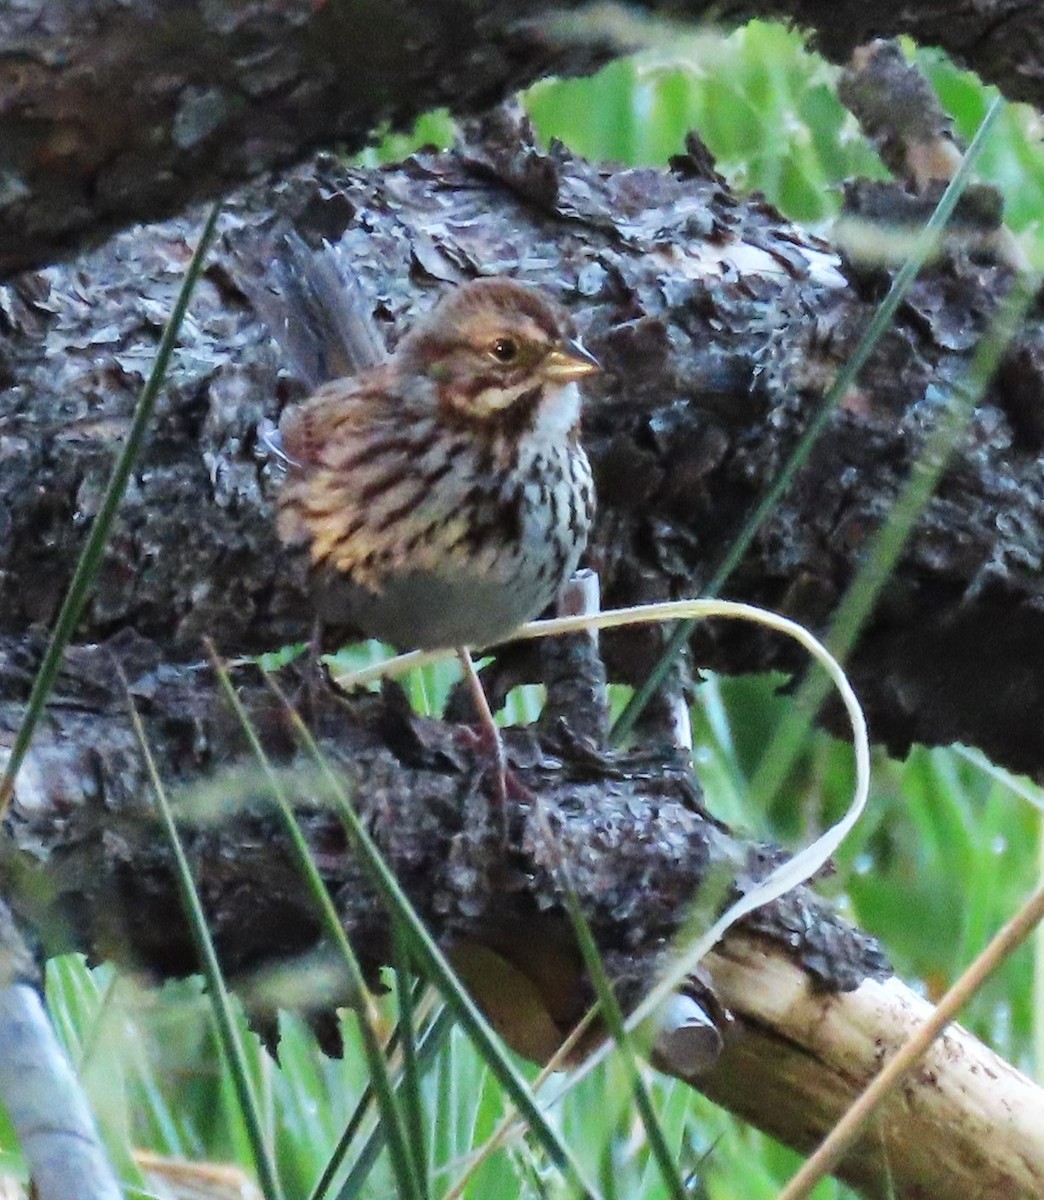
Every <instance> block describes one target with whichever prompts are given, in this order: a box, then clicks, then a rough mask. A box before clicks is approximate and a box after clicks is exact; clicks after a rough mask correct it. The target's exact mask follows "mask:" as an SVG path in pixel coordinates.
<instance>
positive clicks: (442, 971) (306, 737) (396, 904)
mask: <svg viewBox="0 0 1044 1200" xmlns="http://www.w3.org/2000/svg"><path fill="white" fill-rule="evenodd" d="M268 683H269V686H270V687H271V688H272V690H273V691H274V692H275V694H276V695H277V696H278V698H279V699H280V701H281V702H282V703H283V705H284V706H285V708H286V711H287V714H288V716H289V718H290V720H291V722H292V723H293V726H294V729H295V731H296V733H297V736H298V738H299V739H300V741H301V743H302V745H303V746H304V748H305V749H306V751H307V752H308V754H309V755H310V756H311V758H312V759H313V761H314V762H315V764H316V766H317V767H318V768H319V771H320V772H321V774H322V776H323V778H324V780H325V781H326V784H327V787H328V788H329V794H330V798H331V800H332V801H333V804H334V806H335V808H336V809H337V811H338V813H339V814H340V815H341V818H342V819H343V821H344V824H345V829H346V831H347V833H348V834H349V837H350V838H351V840H352V844H353V846H354V848H355V851H356V854H357V855H358V857H359V861H360V862H361V863H362V865H363V866H364V867H365V869H366V870H367V872H368V873H369V875H370V878H371V881H372V882H373V885H374V886H375V887H376V888H377V890H378V891H379V892H380V894H381V896H382V898H383V899H384V901H385V903H386V904H387V906H388V909H389V911H390V912H391V914H392V916H393V919H395V920H397V921H398V922H399V923H400V925H401V927H402V931H403V936H404V937H405V938H406V940H407V944H408V947H409V953H410V955H411V957H412V959H413V960H414V961H415V962H416V963H417V964H418V965H419V966H420V968H421V969H422V970H423V971H424V973H425V975H426V976H427V977H428V979H429V981H430V982H431V983H433V984H434V985H435V986H436V987H437V988H438V989H439V991H440V992H441V993H442V996H443V998H444V1000H445V1001H446V1003H447V1005H449V1007H450V1008H451V1009H452V1010H453V1013H454V1016H455V1017H456V1019H457V1020H458V1021H459V1022H460V1024H461V1025H462V1026H463V1028H464V1030H465V1031H466V1033H467V1034H468V1036H469V1037H470V1038H471V1040H472V1042H474V1043H475V1046H476V1048H477V1049H478V1051H479V1053H480V1054H481V1056H482V1057H483V1059H484V1060H485V1061H486V1064H487V1065H488V1066H489V1068H490V1070H491V1071H492V1072H493V1073H494V1075H496V1077H497V1078H498V1079H499V1080H500V1083H501V1086H502V1087H503V1088H504V1089H505V1091H506V1092H507V1093H508V1095H509V1096H510V1097H511V1098H512V1100H513V1101H514V1103H515V1104H516V1105H517V1107H518V1108H519V1110H520V1111H521V1113H522V1115H523V1116H524V1117H525V1119H526V1121H527V1122H528V1123H529V1127H530V1129H531V1130H532V1133H533V1136H534V1137H535V1138H536V1140H537V1141H538V1142H539V1143H540V1144H541V1146H543V1148H544V1150H545V1152H546V1153H547V1155H548V1157H549V1158H550V1159H551V1161H552V1162H553V1163H554V1164H555V1166H556V1167H557V1168H558V1169H559V1170H560V1171H562V1172H563V1173H564V1174H565V1175H566V1177H567V1179H568V1180H569V1181H570V1182H571V1183H572V1184H574V1185H575V1186H576V1187H577V1188H578V1189H579V1190H580V1192H581V1194H582V1195H584V1196H586V1197H589V1198H590V1200H599V1197H598V1191H597V1189H596V1188H595V1187H594V1186H593V1185H592V1184H591V1183H589V1182H588V1181H587V1179H586V1178H585V1176H584V1172H583V1169H582V1168H581V1166H580V1164H579V1162H578V1161H577V1159H576V1157H575V1155H574V1154H573V1152H572V1151H571V1150H570V1149H569V1147H568V1146H567V1145H566V1144H565V1142H563V1141H562V1139H561V1138H560V1137H559V1136H558V1134H557V1133H556V1132H555V1130H554V1129H553V1128H552V1127H551V1125H550V1124H549V1123H548V1121H547V1118H546V1117H545V1116H544V1114H543V1113H542V1112H541V1110H540V1108H539V1106H538V1105H537V1104H536V1102H535V1100H534V1098H533V1096H532V1095H531V1094H530V1092H529V1088H528V1087H527V1085H526V1081H525V1080H524V1079H523V1078H522V1076H521V1075H520V1074H519V1073H518V1071H517V1070H516V1069H515V1066H514V1065H513V1063H512V1062H511V1060H510V1059H509V1058H508V1057H507V1055H506V1054H505V1053H504V1051H503V1049H502V1048H501V1046H500V1045H499V1043H498V1041H497V1038H496V1034H494V1032H493V1031H492V1029H491V1028H490V1027H489V1024H488V1023H487V1021H486V1019H485V1017H483V1016H482V1014H481V1013H480V1012H479V1010H478V1008H476V1006H475V1003H474V1001H473V1000H472V999H471V997H470V996H468V994H467V992H466V991H465V990H464V988H463V987H462V985H461V983H460V981H459V980H458V979H457V977H456V975H455V974H454V972H453V968H452V967H451V966H450V964H449V962H448V961H447V959H446V957H445V955H444V954H443V953H442V951H441V950H440V949H439V947H438V946H437V945H436V944H435V942H434V940H433V939H432V937H431V935H430V934H429V933H428V931H427V929H426V928H425V927H424V923H423V921H422V920H421V919H420V917H419V916H418V915H417V912H416V910H415V909H414V907H413V905H412V904H411V903H410V901H409V899H408V898H407V896H406V894H405V893H404V892H403V890H402V888H401V887H400V886H399V883H398V880H397V879H396V878H395V876H394V875H393V874H392V872H391V871H390V870H389V868H388V866H387V864H386V863H385V861H384V859H383V857H382V856H381V853H380V851H379V850H378V849H377V847H376V845H375V844H374V842H373V840H372V838H371V837H370V835H369V834H368V833H367V832H366V829H365V828H364V827H363V824H362V822H361V821H360V819H359V816H358V814H357V813H356V812H355V809H354V808H353V807H352V803H351V800H350V799H349V797H348V795H347V792H346V791H345V789H344V786H343V785H342V783H341V781H340V780H339V779H338V778H337V776H336V774H335V773H334V771H333V770H332V769H331V767H330V765H329V764H328V763H327V761H326V759H325V757H324V755H323V753H322V751H321V750H320V749H319V747H318V745H317V744H316V742H315V739H314V738H313V737H312V734H311V732H310V730H309V729H308V727H307V726H306V725H305V723H304V722H303V721H302V720H301V717H300V714H299V713H298V712H297V711H296V710H295V709H294V707H293V705H291V704H290V703H289V701H288V700H287V699H286V697H285V696H284V694H283V692H282V690H281V689H280V688H279V685H278V684H277V683H276V682H275V680H273V679H271V678H269V680H268Z"/></svg>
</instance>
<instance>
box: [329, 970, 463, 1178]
mask: <svg viewBox="0 0 1044 1200" xmlns="http://www.w3.org/2000/svg"><path fill="white" fill-rule="evenodd" d="M426 987H427V984H425V983H424V981H423V980H418V981H417V988H416V993H415V995H414V996H413V1004H414V1008H416V1005H417V1003H418V1002H419V1000H420V997H421V995H422V993H423V991H424V989H425V988H426ZM443 1013H445V1009H440V1012H439V1014H438V1015H437V1016H436V1018H435V1020H434V1021H432V1023H431V1025H429V1027H428V1029H427V1031H426V1032H425V1033H424V1035H423V1037H422V1038H421V1039H420V1041H421V1050H420V1051H419V1052H418V1062H419V1063H420V1064H421V1066H422V1067H423V1066H424V1065H425V1064H426V1060H425V1057H424V1054H425V1047H427V1054H428V1056H429V1058H430V1057H431V1056H432V1055H433V1054H434V1052H435V1050H436V1049H437V1048H438V1047H437V1045H435V1046H431V1045H429V1042H428V1038H429V1035H430V1034H431V1032H432V1029H433V1027H434V1026H435V1025H436V1024H438V1021H439V1017H440V1016H441V1015H442V1014H443ZM400 1040H401V1037H400V1030H399V1027H398V1026H396V1028H395V1029H393V1030H392V1035H391V1037H390V1038H389V1039H388V1044H387V1046H385V1049H384V1054H385V1057H386V1058H390V1057H391V1056H392V1055H393V1054H394V1053H395V1051H396V1049H397V1048H398V1046H399V1042H400ZM374 1099H375V1096H374V1090H373V1085H372V1084H367V1086H366V1087H365V1088H364V1089H363V1093H362V1095H361V1096H360V1097H359V1101H358V1103H357V1104H356V1106H355V1109H354V1111H353V1112H352V1115H351V1117H350V1118H349V1119H348V1124H347V1125H346V1126H345V1127H344V1129H343V1130H342V1132H341V1136H340V1137H339V1138H338V1139H337V1145H336V1146H335V1147H334V1151H333V1153H332V1154H331V1155H330V1157H329V1158H328V1159H327V1162H326V1165H325V1166H324V1167H323V1171H322V1174H321V1175H320V1176H319V1179H318V1180H317V1181H316V1183H315V1185H314V1186H313V1188H312V1190H311V1193H310V1200H323V1197H324V1196H325V1195H326V1194H327V1192H328V1191H329V1190H330V1188H331V1187H332V1186H333V1181H334V1179H336V1177H337V1176H338V1174H339V1173H340V1171H341V1168H342V1167H343V1166H344V1161H345V1159H346V1158H347V1157H348V1151H349V1150H350V1149H351V1146H352V1142H353V1141H355V1138H356V1137H357V1136H358V1133H359V1130H360V1129H361V1128H362V1125H363V1122H364V1121H365V1120H366V1116H367V1114H368V1113H369V1111H370V1108H371V1106H372V1105H373V1102H374ZM379 1128H380V1127H379V1126H378V1129H379ZM383 1147H384V1141H383V1138H382V1139H381V1141H380V1143H379V1145H378V1146H377V1151H376V1152H375V1153H374V1154H373V1157H372V1160H371V1164H370V1165H371V1166H372V1162H373V1161H376V1158H377V1153H379V1151H380V1150H381V1149H383ZM363 1153H365V1150H364V1152H363ZM361 1157H362V1154H360V1158H361Z"/></svg>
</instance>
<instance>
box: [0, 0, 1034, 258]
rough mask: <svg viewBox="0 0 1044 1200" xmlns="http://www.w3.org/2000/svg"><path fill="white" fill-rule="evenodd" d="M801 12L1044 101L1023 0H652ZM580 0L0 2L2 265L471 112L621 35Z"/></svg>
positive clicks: (839, 41) (832, 44)
mask: <svg viewBox="0 0 1044 1200" xmlns="http://www.w3.org/2000/svg"><path fill="white" fill-rule="evenodd" d="M643 7H644V8H645V9H646V11H647V12H649V13H650V14H651V15H653V16H656V15H659V14H660V13H661V12H664V13H667V14H669V15H670V16H671V17H672V18H675V19H677V18H679V17H680V18H683V19H687V20H691V21H693V22H695V21H699V20H703V19H706V18H707V17H708V16H710V18H711V19H714V20H719V21H720V20H724V21H727V22H729V23H733V22H735V23H740V22H742V21H745V20H747V19H749V18H750V17H757V16H760V17H767V18H770V19H777V20H789V21H792V22H794V23H795V24H796V25H798V26H799V27H801V28H803V29H807V30H808V31H809V33H810V35H811V38H812V41H813V43H814V44H815V45H817V46H818V47H819V48H820V49H822V50H823V51H825V52H826V53H827V54H828V56H830V57H831V58H833V59H834V60H835V61H843V60H844V59H845V58H847V56H848V55H849V54H850V53H851V51H852V50H853V48H854V47H855V46H857V45H859V44H861V43H862V42H864V41H866V40H868V39H869V38H872V37H888V36H894V35H898V34H907V35H909V36H910V37H912V38H914V39H915V40H916V41H918V42H920V43H921V44H922V45H938V46H941V47H942V48H943V49H944V50H946V51H947V52H948V53H950V54H951V55H952V56H953V57H954V58H955V59H956V60H957V61H958V62H961V63H962V64H964V65H966V66H968V67H970V68H972V69H973V70H976V71H978V72H979V73H980V75H981V76H982V77H983V78H984V79H986V80H988V81H989V82H992V83H996V84H997V85H998V86H999V87H1000V88H1001V90H1002V91H1004V92H1005V93H1006V94H1007V95H1009V96H1010V97H1011V98H1012V99H1017V100H1026V101H1029V102H1031V103H1035V104H1038V105H1039V104H1041V102H1042V100H1044V82H1042V81H1044V65H1042V46H1044V17H1042V15H1041V12H1040V9H1039V7H1038V6H1036V5H1030V4H1025V3H1021V2H1019V0H963V2H961V3H950V2H947V0H920V2H919V3H911V4H893V3H887V4H886V3H880V4H872V5H870V4H864V3H862V2H861V0H850V2H848V3H836V4H822V3H817V2H814V0H738V2H737V0H729V2H726V3H724V4H721V3H715V4H706V3H703V2H702V0H688V2H687V3H685V4H681V5H679V4H677V3H671V4H669V5H668V4H664V3H659V2H657V0H647V3H646V4H645V5H643ZM627 49H628V47H627V46H625V45H620V44H619V43H617V42H614V41H613V39H612V38H611V36H610V35H609V33H607V32H606V28H605V23H604V21H602V20H601V19H600V18H599V16H598V14H597V12H595V13H594V14H592V13H591V12H589V11H588V10H587V6H586V5H585V4H583V3H579V2H578V0H554V2H553V3H552V2H551V0H525V2H520V0H486V2H485V3H482V4H468V5H463V4H460V3H458V2H457V0H437V2H432V0H395V2H394V3H388V0H352V3H327V4H316V3H313V2H312V0H292V2H291V3H286V2H285V0H226V2H224V3H216V4H215V3H201V2H198V0H193V2H192V3H171V2H170V0H160V2H158V3H152V4H146V3H144V2H141V0H139V2H136V3H132V4H116V3H112V2H111V0H90V3H87V4H84V3H79V2H78V3H72V0H27V2H24V3H21V4H18V5H17V6H8V8H7V10H6V11H5V12H4V13H3V14H0V277H2V276H4V275H6V274H9V273H10V272H12V271H15V270H19V269H24V268H26V267H29V266H34V265H39V264H41V263H44V262H48V261H52V260H53V259H54V258H55V257H58V256H64V255H68V254H70V253H72V252H74V251H75V250H76V249H77V248H80V247H82V246H83V245H85V244H87V243H89V242H96V241H97V240H98V239H99V238H100V237H102V236H104V235H105V234H106V233H108V232H110V231H112V230H113V229H116V228H119V227H121V226H123V225H126V224H128V223H130V222H133V221H136V220H148V219H156V218H159V217H163V216H166V215H169V214H172V213H174V212H177V211H180V210H181V209H182V208H183V207H184V206H185V205H186V204H187V203H189V202H190V201H192V200H193V199H197V198H199V197H203V196H215V195H218V194H220V193H222V192H224V191H225V190H226V189H227V188H228V187H229V186H230V185H232V184H234V183H237V182H242V181H243V180H245V179H248V178H251V177H253V176H256V175H258V174H259V173H261V172H264V171H266V170H268V169H270V168H272V167H280V166H285V165H287V164H289V163H291V162H294V161H297V160H299V159H300V158H301V157H302V155H304V154H305V153H307V152H308V151H309V150H314V149H315V148H317V147H319V146H330V145H334V144H340V145H342V146H343V147H344V148H345V149H346V150H349V151H350V150H355V149H358V148H360V147H361V146H362V145H364V144H365V143H366V141H367V140H368V139H369V138H370V137H372V136H373V131H374V130H377V129H380V128H382V127H384V126H386V125H391V126H393V127H403V126H405V125H408V124H409V123H410V122H411V121H412V120H413V119H414V118H415V117H417V116H418V115H419V114H420V113H422V112H425V111H427V110H429V109H431V108H434V107H436V106H438V105H447V106H449V107H450V108H451V109H452V110H453V111H454V112H456V113H458V114H469V113H470V114H473V113H476V112H481V111H483V110H484V109H486V108H488V107H489V106H490V105H491V104H492V103H494V102H496V101H498V100H500V99H503V98H504V97H506V96H508V95H510V94H511V93H512V91H514V90H516V89H517V88H519V87H522V86H524V85H526V84H528V83H531V82H533V81H534V80H535V79H538V78H540V77H541V76H543V75H546V74H550V73H557V74H578V73H583V72H585V71H588V70H590V69H592V68H593V67H594V66H596V65H598V64H599V63H601V62H604V61H606V60H607V59H608V58H609V57H611V56H612V55H613V54H619V53H623V52H625V51H626V50H627Z"/></svg>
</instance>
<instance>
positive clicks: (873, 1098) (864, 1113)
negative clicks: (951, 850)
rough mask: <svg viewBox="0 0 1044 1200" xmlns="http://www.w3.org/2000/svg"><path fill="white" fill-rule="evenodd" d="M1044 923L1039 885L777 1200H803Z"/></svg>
mask: <svg viewBox="0 0 1044 1200" xmlns="http://www.w3.org/2000/svg"><path fill="white" fill-rule="evenodd" d="M1042 919H1044V886H1042V887H1039V888H1038V889H1037V890H1036V891H1035V892H1034V893H1033V894H1032V895H1031V896H1030V898H1029V899H1028V900H1027V901H1026V903H1025V904H1023V906H1022V907H1021V908H1020V909H1019V911H1018V912H1017V913H1016V914H1015V916H1014V917H1012V918H1011V920H1010V921H1008V923H1007V924H1006V925H1004V927H1003V928H1002V929H1001V930H1000V931H999V932H998V933H997V934H996V936H995V937H993V938H992V939H991V941H990V942H989V944H988V945H987V946H986V947H985V949H984V950H983V951H982V952H981V953H980V954H979V955H978V957H977V958H976V959H975V960H974V961H973V962H972V963H971V964H970V965H969V966H968V968H967V969H966V970H965V971H964V972H963V973H962V974H961V975H960V977H959V978H958V979H956V980H955V981H954V983H953V984H952V985H951V987H950V988H949V990H948V991H947V992H946V994H945V995H944V996H943V997H942V999H941V1000H940V1001H939V1003H938V1004H937V1005H936V1007H935V1010H934V1011H933V1012H932V1015H931V1016H930V1017H929V1018H928V1020H927V1021H925V1023H924V1024H923V1025H922V1026H921V1027H920V1028H919V1029H918V1030H917V1032H916V1033H915V1034H913V1036H912V1037H911V1038H910V1039H909V1040H908V1041H906V1042H904V1043H903V1045H902V1046H900V1047H899V1049H898V1050H897V1051H896V1052H895V1054H894V1055H893V1056H892V1057H891V1058H890V1059H889V1060H888V1061H887V1062H886V1063H885V1065H884V1066H883V1067H882V1068H881V1071H880V1072H879V1074H877V1075H876V1076H875V1077H874V1079H873V1081H872V1082H871V1083H870V1084H869V1085H868V1087H867V1088H866V1090H865V1091H864V1092H863V1093H862V1095H861V1096H860V1097H859V1098H858V1099H857V1100H856V1101H855V1102H854V1103H853V1104H852V1106H851V1107H850V1108H849V1110H848V1111H847V1112H846V1113H845V1115H844V1116H843V1117H842V1118H841V1120H840V1121H838V1123H837V1124H836V1125H835V1126H834V1128H833V1129H832V1130H831V1131H830V1133H829V1134H828V1135H827V1137H826V1138H825V1139H824V1140H823V1142H822V1144H821V1145H820V1147H819V1149H818V1150H816V1152H815V1153H814V1154H813V1155H812V1156H811V1158H809V1159H808V1160H807V1161H806V1162H805V1164H804V1166H802V1168H801V1170H799V1171H798V1173H797V1174H796V1175H795V1176H794V1177H793V1179H791V1181H790V1183H788V1184H787V1186H786V1187H785V1188H784V1189H783V1191H781V1192H780V1193H779V1196H778V1197H777V1200H804V1198H805V1197H806V1196H808V1194H809V1192H811V1191H812V1189H813V1188H814V1187H815V1186H816V1184H817V1183H818V1182H819V1181H820V1180H821V1179H823V1178H824V1177H825V1176H826V1175H827V1174H829V1173H830V1171H831V1170H833V1168H834V1167H835V1166H837V1164H838V1163H839V1162H840V1161H841V1159H842V1158H843V1157H844V1153H845V1151H846V1150H847V1149H848V1148H849V1146H851V1144H852V1142H853V1141H855V1139H856V1138H857V1137H858V1136H859V1133H860V1131H861V1130H862V1128H863V1126H864V1125H866V1123H867V1121H869V1120H870V1118H871V1117H872V1116H873V1115H874V1114H875V1113H876V1112H877V1111H878V1109H879V1108H880V1107H881V1105H882V1104H883V1103H884V1101H885V1100H887V1099H888V1097H889V1096H890V1095H891V1093H892V1092H893V1091H894V1090H895V1089H896V1087H898V1086H899V1084H900V1083H901V1082H902V1080H903V1078H904V1076H905V1075H906V1074H907V1073H908V1072H909V1071H910V1070H911V1069H912V1068H913V1067H914V1066H916V1064H917V1063H918V1062H919V1061H920V1059H921V1058H922V1056H923V1055H924V1053H925V1051H927V1049H928V1047H929V1046H931V1044H932V1042H934V1041H935V1039H936V1038H937V1037H938V1036H939V1035H940V1034H941V1033H942V1032H943V1030H944V1029H945V1028H946V1026H947V1025H949V1024H950V1022H951V1021H953V1020H954V1019H955V1018H956V1017H957V1015H958V1014H959V1013H960V1011H961V1009H962V1008H964V1006H965V1005H966V1004H967V1003H968V1001H969V1000H971V998H972V997H973V996H974V995H975V993H976V992H977V991H978V990H979V989H980V988H981V987H982V985H983V984H984V983H985V982H986V980H987V979H988V978H989V977H990V975H992V974H993V972H994V971H995V970H996V969H997V968H998V967H999V966H1000V965H1001V964H1002V963H1003V962H1004V961H1005V960H1006V959H1007V958H1009V957H1010V956H1011V954H1012V953H1013V952H1014V951H1015V950H1016V949H1018V947H1019V946H1020V945H1021V944H1022V943H1023V942H1024V941H1025V940H1026V938H1027V937H1029V935H1030V934H1031V933H1032V932H1033V930H1034V929H1036V927H1037V926H1038V925H1039V924H1040V922H1041V920H1042Z"/></svg>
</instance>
